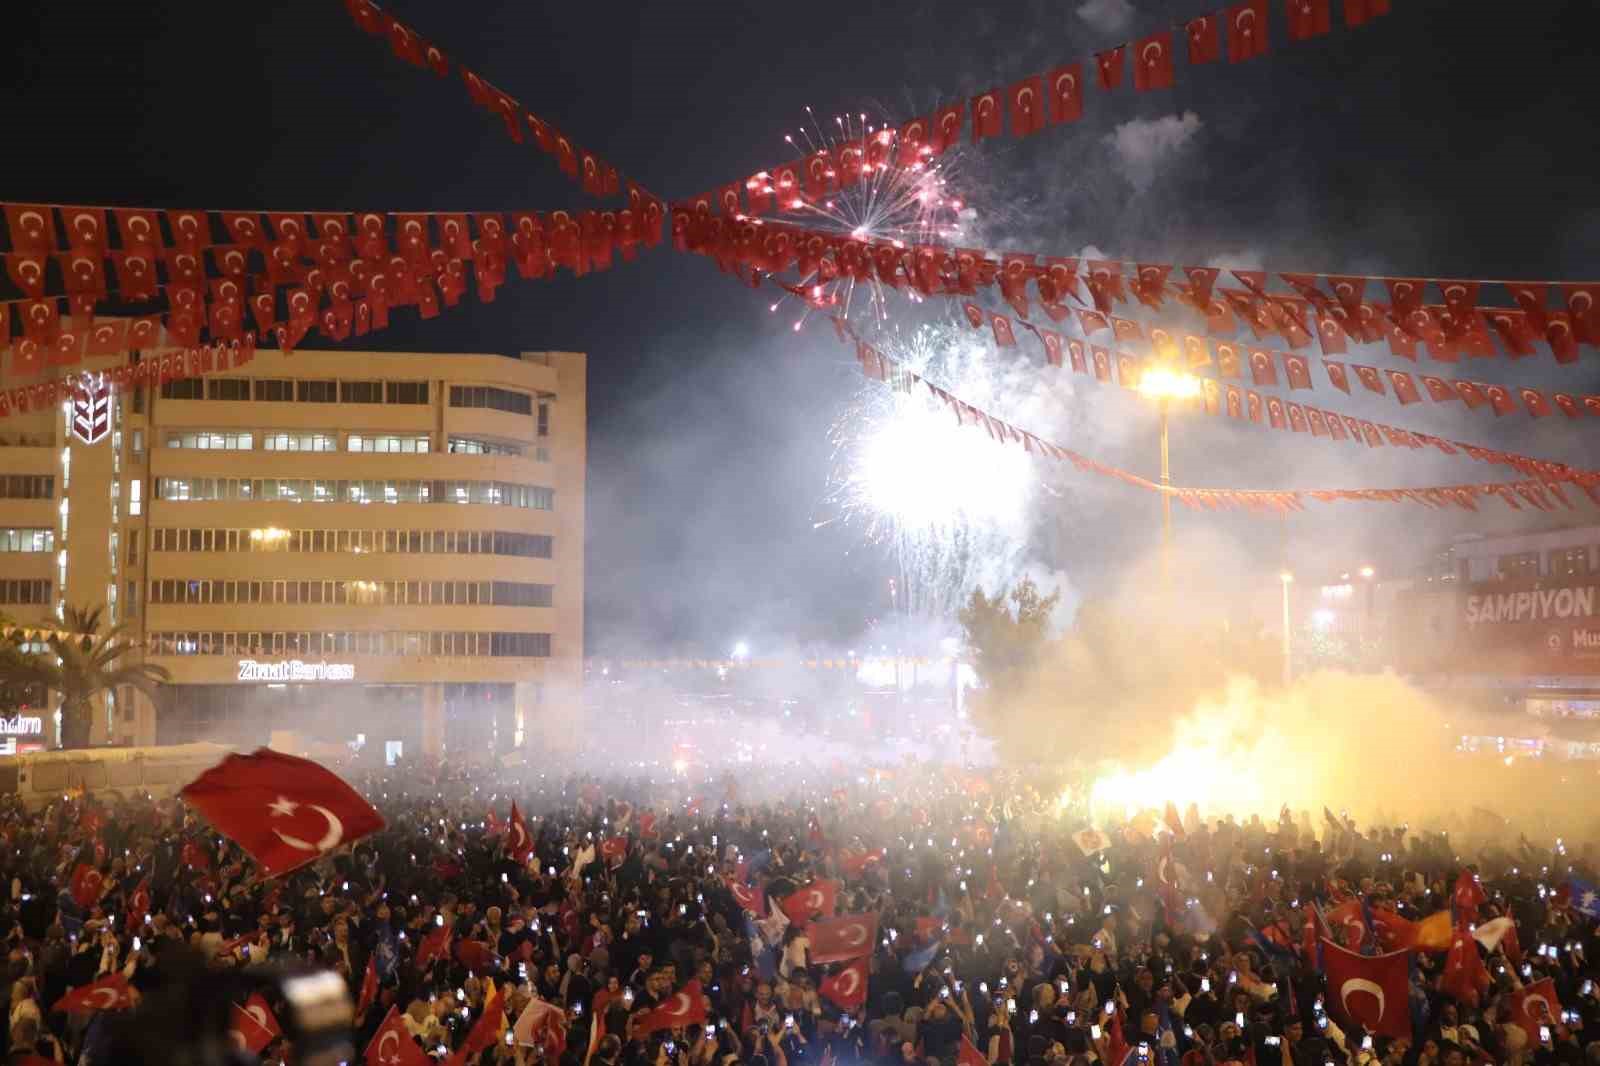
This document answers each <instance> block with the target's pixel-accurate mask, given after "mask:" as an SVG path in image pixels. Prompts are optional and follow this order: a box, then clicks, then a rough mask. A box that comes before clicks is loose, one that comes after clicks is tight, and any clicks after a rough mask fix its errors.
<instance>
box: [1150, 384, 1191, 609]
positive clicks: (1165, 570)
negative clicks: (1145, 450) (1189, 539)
mask: <svg viewBox="0 0 1600 1066" xmlns="http://www.w3.org/2000/svg"><path fill="white" fill-rule="evenodd" d="M1138 388H1139V394H1140V395H1142V396H1143V397H1144V398H1145V399H1147V400H1154V401H1156V405H1157V409H1158V410H1159V411H1160V413H1161V490H1162V491H1161V582H1162V584H1163V585H1164V586H1167V588H1168V590H1169V591H1170V587H1171V581H1172V493H1171V491H1169V490H1170V489H1171V488H1172V468H1171V465H1170V463H1169V462H1168V453H1167V408H1168V407H1169V406H1170V405H1171V403H1172V401H1173V400H1192V399H1194V398H1195V397H1196V396H1199V395H1200V379H1199V378H1197V377H1195V376H1194V375H1193V374H1186V373H1184V372H1183V371H1181V370H1177V369H1175V368H1173V367H1171V366H1164V365H1157V366H1153V367H1151V368H1150V369H1148V370H1146V371H1145V372H1144V373H1143V374H1140V375H1139V386H1138Z"/></svg>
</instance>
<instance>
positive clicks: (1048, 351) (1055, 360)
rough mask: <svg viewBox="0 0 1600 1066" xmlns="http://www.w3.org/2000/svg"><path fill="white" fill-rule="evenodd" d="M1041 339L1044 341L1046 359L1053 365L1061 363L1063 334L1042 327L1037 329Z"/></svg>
mask: <svg viewBox="0 0 1600 1066" xmlns="http://www.w3.org/2000/svg"><path fill="white" fill-rule="evenodd" d="M1036 332H1037V333H1038V334H1039V339H1040V340H1041V341H1043V342H1044V361H1045V362H1046V363H1049V364H1050V365H1051V366H1060V365H1061V334H1059V333H1057V332H1055V331H1054V330H1048V329H1041V330H1037V331H1036Z"/></svg>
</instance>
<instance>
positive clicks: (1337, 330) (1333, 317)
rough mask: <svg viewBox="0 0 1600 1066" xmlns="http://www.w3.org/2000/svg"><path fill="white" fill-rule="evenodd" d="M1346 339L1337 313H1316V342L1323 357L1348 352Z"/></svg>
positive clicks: (1342, 324)
mask: <svg viewBox="0 0 1600 1066" xmlns="http://www.w3.org/2000/svg"><path fill="white" fill-rule="evenodd" d="M1346 339H1347V334H1346V331H1345V328H1344V323H1343V322H1342V321H1340V319H1339V317H1338V314H1337V312H1335V311H1318V312H1317V341H1318V342H1319V343H1320V344H1321V345H1322V354H1323V355H1342V354H1344V352H1346V351H1347V350H1348V349H1347V347H1346Z"/></svg>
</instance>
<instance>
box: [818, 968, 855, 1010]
mask: <svg viewBox="0 0 1600 1066" xmlns="http://www.w3.org/2000/svg"><path fill="white" fill-rule="evenodd" d="M817 992H818V993H820V994H821V995H822V997H823V998H824V999H827V1000H828V1001H829V1002H831V1003H833V1005H834V1006H836V1007H838V1008H839V1009H840V1010H857V1009H859V1008H860V1007H861V1005H862V1004H864V1003H866V1001H867V960H866V959H857V960H856V961H855V962H852V963H851V964H850V965H849V966H846V967H845V968H844V969H842V970H840V971H839V972H838V973H836V974H833V975H832V976H831V977H824V978H823V979H822V983H821V984H819V985H818V986H817Z"/></svg>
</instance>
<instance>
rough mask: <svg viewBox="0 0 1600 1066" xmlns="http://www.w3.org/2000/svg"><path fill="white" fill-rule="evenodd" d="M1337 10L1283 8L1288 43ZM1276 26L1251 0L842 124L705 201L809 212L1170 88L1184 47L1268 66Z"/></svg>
mask: <svg viewBox="0 0 1600 1066" xmlns="http://www.w3.org/2000/svg"><path fill="white" fill-rule="evenodd" d="M1332 7H1333V3H1332V0H1284V3H1283V18H1284V20H1285V31H1286V34H1287V37H1288V39H1289V40H1290V41H1293V42H1301V41H1309V40H1312V39H1313V38H1317V37H1321V36H1324V35H1326V34H1328V33H1330V32H1332V30H1333V12H1332ZM1343 9H1344V11H1343V14H1344V22H1345V25H1346V27H1348V28H1350V29H1354V28H1356V27H1359V26H1363V25H1365V24H1366V23H1368V22H1370V21H1371V20H1372V19H1374V18H1377V17H1378V16H1380V15H1386V14H1388V13H1389V0H1344V2H1343ZM1271 23H1272V18H1271V16H1270V14H1269V10H1268V3H1267V0H1243V2H1242V3H1236V4H1231V5H1229V6H1227V7H1225V8H1222V9H1221V10H1218V11H1214V12H1209V13H1207V14H1204V15H1199V16H1196V17H1195V18H1192V19H1189V20H1188V21H1186V22H1183V23H1181V24H1177V25H1173V26H1171V27H1169V28H1166V29H1162V30H1158V31H1157V32H1155V33H1152V34H1149V35H1148V36H1145V37H1141V38H1139V39H1138V40H1134V41H1129V42H1126V43H1123V44H1119V45H1117V46H1116V47H1114V48H1109V49H1106V50H1104V51H1101V52H1096V53H1095V54H1094V55H1093V56H1092V57H1090V58H1087V59H1077V60H1071V61H1065V62H1062V63H1061V64H1059V65H1057V66H1055V67H1053V68H1052V69H1050V70H1047V71H1040V72H1038V73H1035V74H1030V75H1027V76H1025V77H1023V78H1020V79H1018V80H1017V81H1015V82H1013V83H1011V84H1010V85H1009V86H1007V87H1005V88H999V87H997V88H993V89H989V90H988V91H986V92H982V93H979V94H977V95H976V96H973V97H972V98H971V99H970V101H957V102H955V103H951V104H946V105H944V106H942V107H939V108H936V109H935V110H934V111H933V112H931V113H930V114H926V115H918V116H916V117H914V118H911V119H908V120H906V121H904V122H891V121H888V120H886V121H885V123H884V124H883V125H882V126H881V127H878V126H877V125H876V124H874V126H870V127H863V128H861V129H859V130H858V129H856V128H855V126H854V125H853V124H847V123H845V122H844V121H843V120H842V119H841V120H839V122H838V126H839V129H840V136H838V137H837V138H830V140H831V141H832V142H833V143H823V144H818V143H812V144H809V145H808V148H809V149H810V150H809V151H807V152H805V153H802V154H801V156H800V158H798V159H796V160H793V161H791V162H787V163H780V164H776V165H773V166H770V167H767V168H764V169H762V170H759V171H757V172H756V173H755V174H753V175H751V176H750V177H749V178H747V179H745V180H744V181H734V182H730V183H728V184H726V185H723V186H720V187H719V188H717V189H716V190H714V191H712V192H708V193H705V194H703V195H702V196H700V197H698V198H697V201H698V202H702V203H706V204H708V205H715V206H716V207H717V208H718V209H719V210H721V211H722V212H723V213H724V214H726V215H728V216H729V217H733V216H737V215H739V214H750V215H754V216H761V215H773V214H784V213H788V212H793V211H798V210H802V209H804V208H805V207H806V206H807V205H808V204H812V203H816V202H818V201H820V200H822V199H824V198H826V197H827V196H829V195H830V194H832V193H834V192H836V191H839V190H842V189H848V188H850V187H851V186H852V185H854V184H855V183H856V182H858V181H860V180H861V179H862V177H863V175H870V174H872V173H873V172H874V171H875V170H878V169H879V168H881V167H884V166H888V165H891V164H893V165H898V166H902V167H916V166H920V165H923V164H926V163H928V162H931V161H932V160H933V159H936V158H938V157H940V156H942V155H944V154H945V153H946V152H948V151H950V150H951V149H952V148H954V147H956V146H957V145H959V144H961V143H962V141H963V138H964V137H968V136H970V142H971V143H972V144H974V145H978V144H982V143H983V142H985V141H989V140H995V139H998V138H1001V137H1003V136H1004V129H1003V127H1004V126H1005V125H1006V124H1007V123H1008V122H1009V125H1010V132H1011V136H1012V137H1013V138H1017V139H1023V138H1027V137H1032V136H1033V135H1035V134H1038V133H1042V132H1043V131H1045V130H1046V129H1055V128H1058V127H1063V126H1070V125H1072V124H1073V123H1076V122H1078V121H1079V120H1080V119H1082V118H1083V116H1084V113H1085V106H1086V93H1087V92H1088V91H1089V89H1090V87H1091V85H1092V86H1094V87H1096V88H1097V89H1098V90H1099V91H1100V92H1102V93H1105V92H1115V91H1118V90H1121V89H1122V88H1123V87H1124V86H1125V85H1127V84H1130V83H1131V84H1132V87H1133V89H1134V90H1135V91H1137V92H1150V91H1156V90H1163V89H1171V88H1172V87H1173V85H1174V84H1175V82H1176V75H1177V56H1178V54H1179V50H1180V45H1179V44H1178V43H1177V39H1181V41H1182V45H1181V49H1182V51H1183V53H1184V54H1185V55H1186V57H1187V59H1188V63H1189V65H1190V66H1192V67H1199V66H1204V65H1207V64H1210V63H1216V62H1220V61H1221V60H1222V58H1223V56H1224V48H1223V45H1224V42H1226V45H1227V48H1226V56H1227V59H1228V61H1229V62H1230V63H1241V62H1245V61H1247V60H1251V59H1257V58H1260V57H1261V56H1264V55H1266V54H1267V52H1268V50H1269V48H1270V42H1271V37H1272V28H1271ZM1086 71H1087V72H1088V73H1086ZM969 109H970V115H969ZM846 134H848V135H846ZM796 147H797V148H798V146H796Z"/></svg>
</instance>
